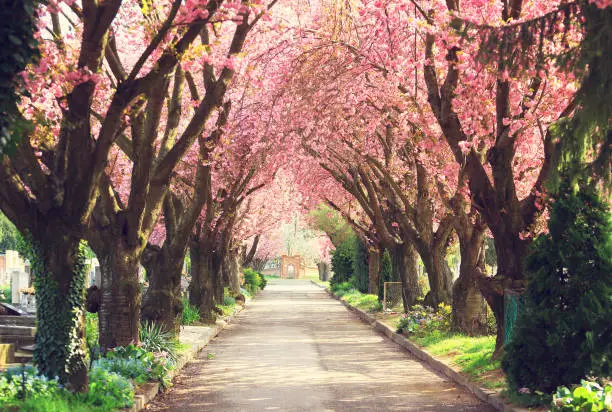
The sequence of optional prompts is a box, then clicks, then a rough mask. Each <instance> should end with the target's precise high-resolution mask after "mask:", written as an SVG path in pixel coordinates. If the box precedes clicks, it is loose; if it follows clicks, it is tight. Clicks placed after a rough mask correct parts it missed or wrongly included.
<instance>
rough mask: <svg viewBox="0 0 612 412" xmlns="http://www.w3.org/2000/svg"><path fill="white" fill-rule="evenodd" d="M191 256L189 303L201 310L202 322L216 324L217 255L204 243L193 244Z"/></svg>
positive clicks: (190, 249)
mask: <svg viewBox="0 0 612 412" xmlns="http://www.w3.org/2000/svg"><path fill="white" fill-rule="evenodd" d="M189 253H190V256H191V283H190V284H189V303H190V304H191V305H193V306H195V307H197V308H198V309H199V310H200V320H201V321H202V322H205V323H215V321H216V319H217V317H216V314H215V310H214V309H215V285H214V272H215V271H217V267H218V264H217V263H216V262H215V255H214V254H213V253H212V252H211V251H210V250H209V248H208V247H207V245H206V244H205V243H204V242H192V244H191V245H190V248H189Z"/></svg>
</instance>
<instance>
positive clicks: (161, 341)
mask: <svg viewBox="0 0 612 412" xmlns="http://www.w3.org/2000/svg"><path fill="white" fill-rule="evenodd" d="M138 334H139V337H140V346H141V348H142V349H144V350H145V351H147V352H153V353H166V354H167V356H168V358H169V359H170V360H171V361H172V362H176V358H177V352H178V344H179V343H178V341H177V340H176V338H175V337H174V336H173V335H172V334H171V333H170V332H168V331H165V330H164V328H163V327H162V325H160V324H157V323H152V322H151V323H149V322H143V323H141V324H140V330H139V331H138Z"/></svg>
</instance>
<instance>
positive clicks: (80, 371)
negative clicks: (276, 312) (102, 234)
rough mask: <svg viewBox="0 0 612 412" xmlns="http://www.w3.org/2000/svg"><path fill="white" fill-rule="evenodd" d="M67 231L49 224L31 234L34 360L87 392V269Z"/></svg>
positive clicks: (46, 371)
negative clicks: (33, 293)
mask: <svg viewBox="0 0 612 412" xmlns="http://www.w3.org/2000/svg"><path fill="white" fill-rule="evenodd" d="M66 233H68V231H67V230H60V229H58V228H48V230H47V233H46V234H43V235H40V234H39V236H38V237H36V238H34V243H35V245H34V248H35V249H36V251H35V252H34V253H35V255H33V256H31V257H30V259H31V260H32V262H31V264H32V273H33V275H34V276H35V278H36V279H35V285H36V288H37V290H36V292H37V297H38V299H37V302H36V306H37V312H36V317H37V324H38V327H37V331H36V338H35V340H36V344H35V349H34V361H35V362H36V364H37V366H38V369H39V371H40V372H41V373H42V374H43V375H45V376H48V377H49V378H53V377H55V376H59V378H60V381H61V382H62V383H64V384H66V386H67V387H68V388H69V389H70V390H72V391H75V392H86V391H87V388H88V378H87V362H86V353H87V345H86V343H85V309H84V305H85V273H84V270H83V269H82V267H80V266H81V265H82V264H83V262H80V257H79V242H80V240H79V239H78V238H76V237H73V236H69V235H67V234H66ZM33 236H35V235H33ZM50 342H52V343H50Z"/></svg>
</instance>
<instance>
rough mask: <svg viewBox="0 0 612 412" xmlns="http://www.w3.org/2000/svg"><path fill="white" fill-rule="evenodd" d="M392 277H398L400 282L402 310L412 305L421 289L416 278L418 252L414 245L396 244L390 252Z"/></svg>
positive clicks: (406, 310)
mask: <svg viewBox="0 0 612 412" xmlns="http://www.w3.org/2000/svg"><path fill="white" fill-rule="evenodd" d="M391 255H392V256H391V263H392V271H393V272H395V273H394V274H393V278H395V279H397V278H396V276H397V277H398V278H399V280H400V282H401V283H402V302H403V303H404V311H405V312H408V310H409V309H410V308H411V307H412V306H414V305H415V304H416V302H417V299H418V298H419V297H420V296H421V294H422V290H421V287H420V286H419V278H418V267H417V266H418V263H417V262H418V254H417V252H416V250H415V249H414V246H412V245H409V244H403V245H398V246H396V247H395V248H394V249H393V251H392V253H391Z"/></svg>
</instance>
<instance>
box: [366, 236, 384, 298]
mask: <svg viewBox="0 0 612 412" xmlns="http://www.w3.org/2000/svg"><path fill="white" fill-rule="evenodd" d="M381 260H382V251H381V250H380V248H378V247H375V246H369V247H368V293H370V294H373V295H378V289H379V288H380V271H381Z"/></svg>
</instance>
